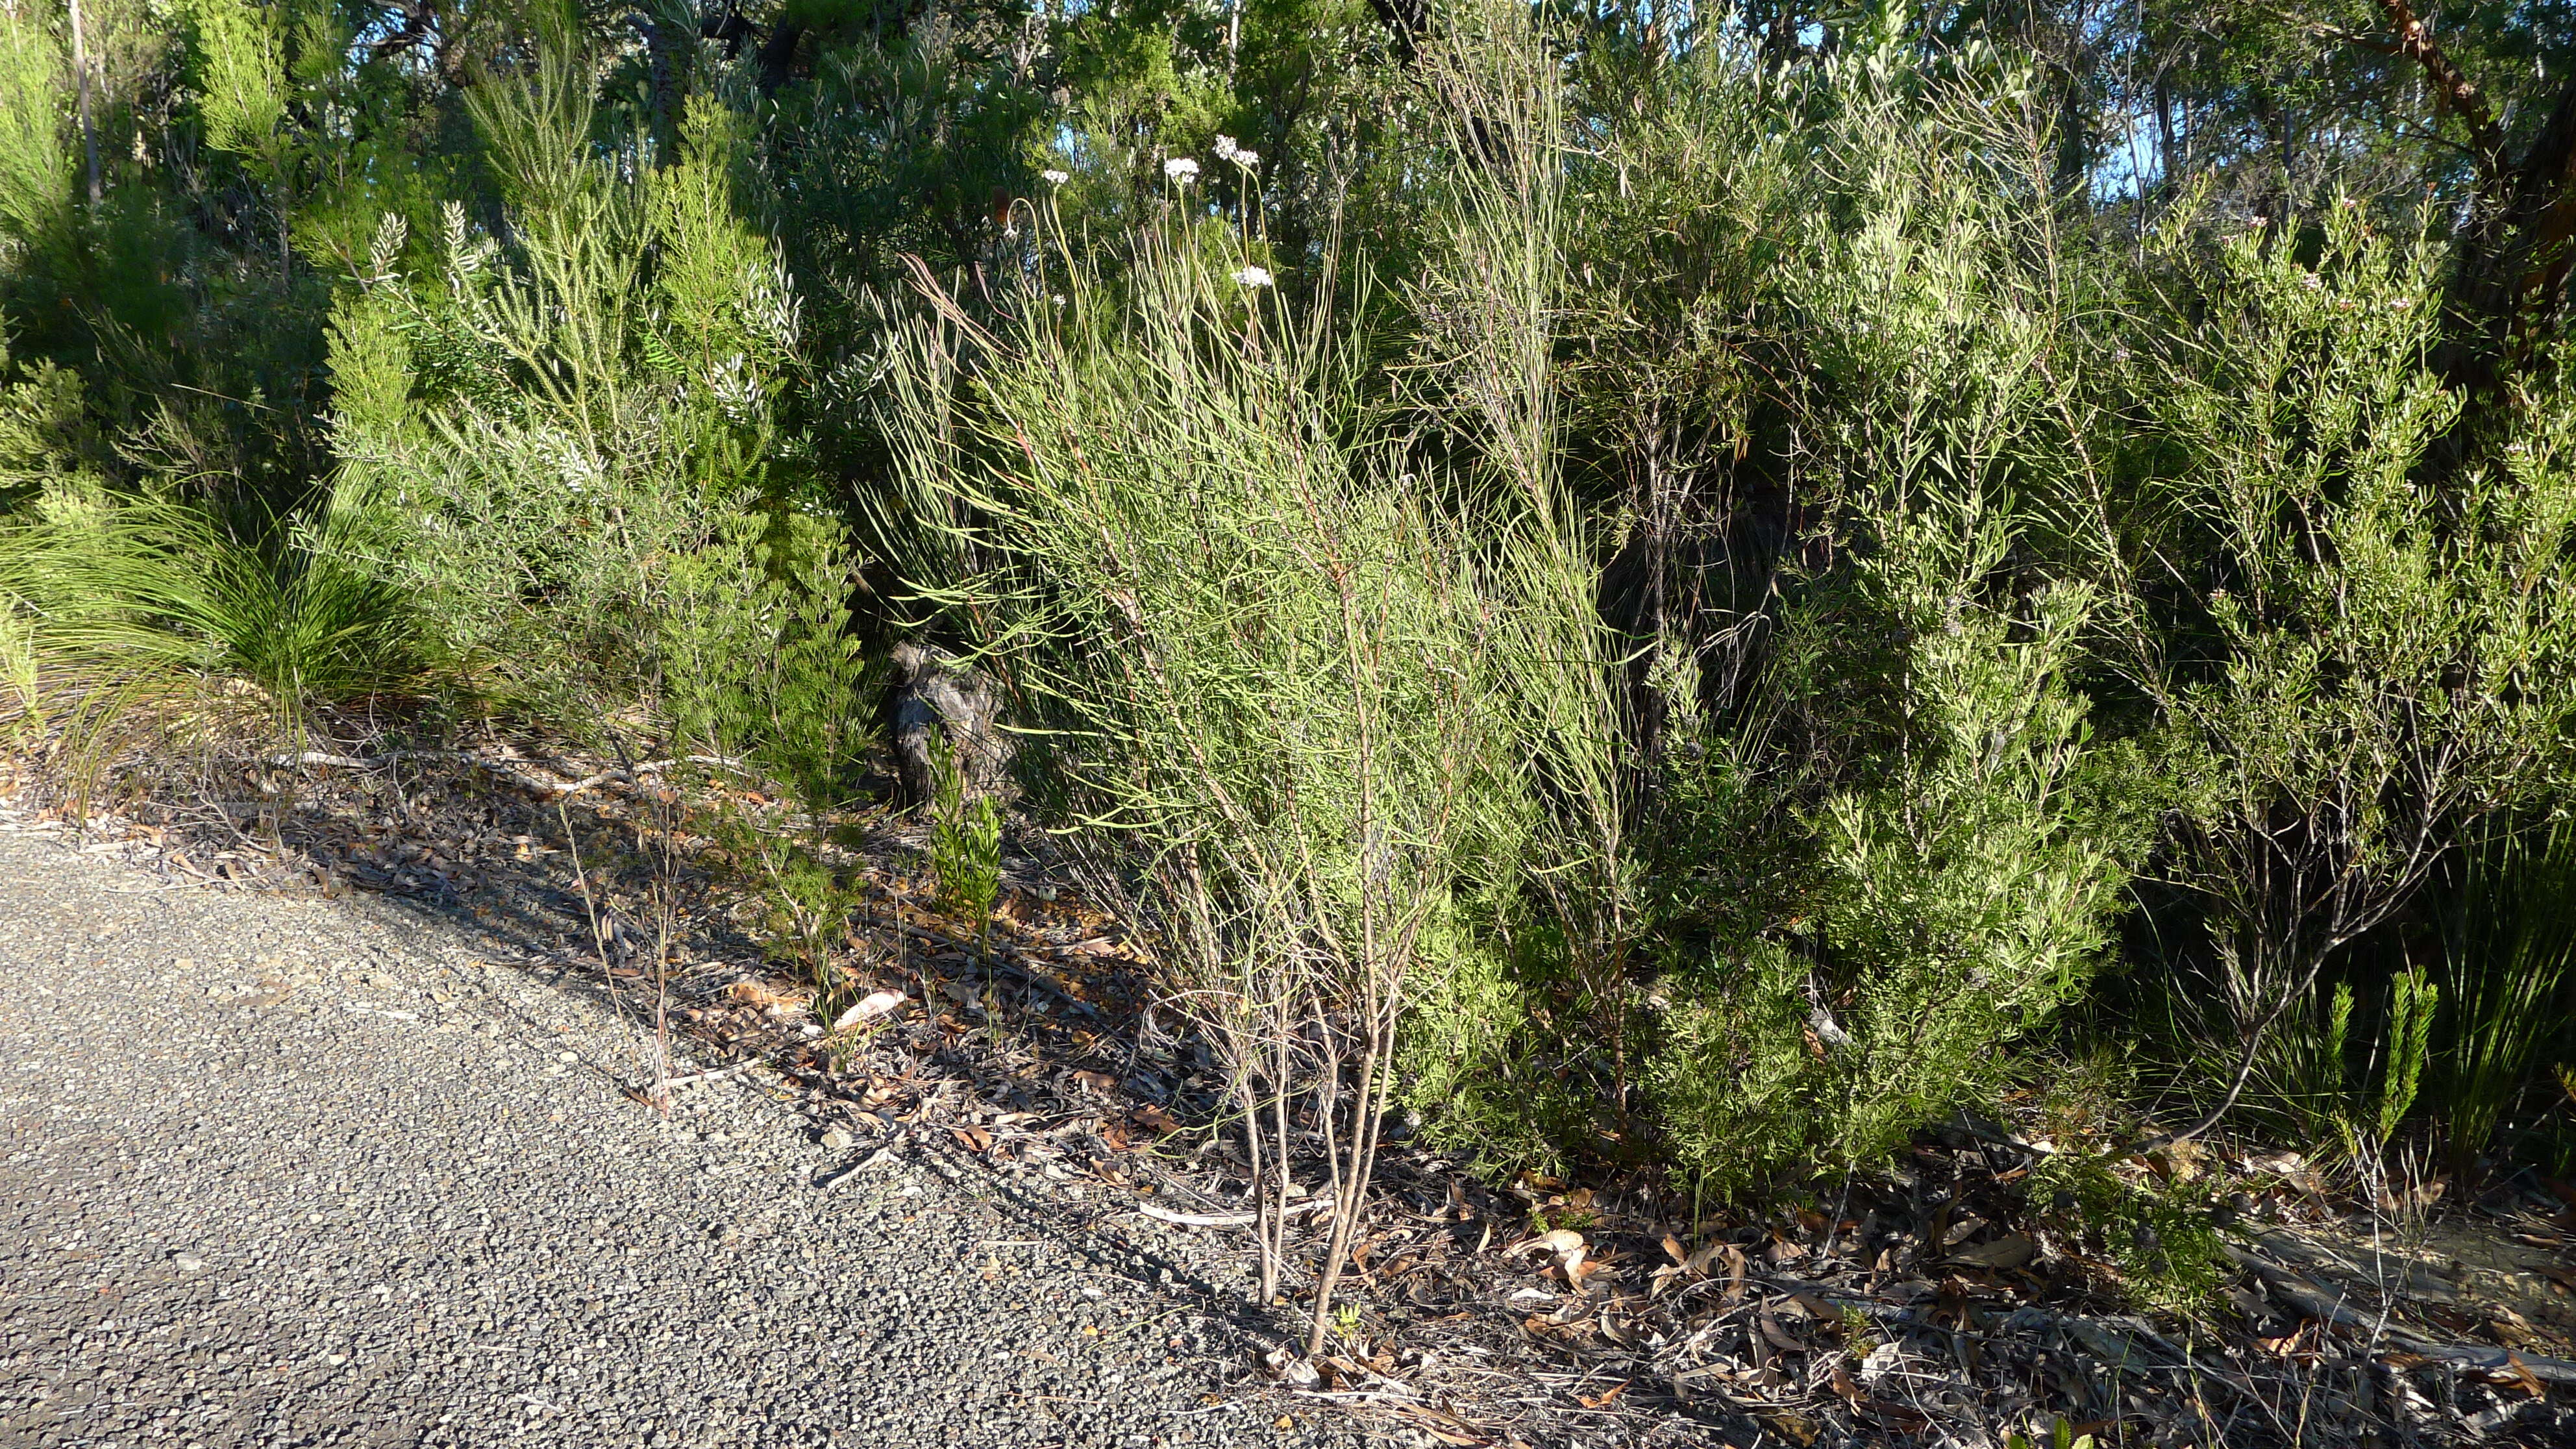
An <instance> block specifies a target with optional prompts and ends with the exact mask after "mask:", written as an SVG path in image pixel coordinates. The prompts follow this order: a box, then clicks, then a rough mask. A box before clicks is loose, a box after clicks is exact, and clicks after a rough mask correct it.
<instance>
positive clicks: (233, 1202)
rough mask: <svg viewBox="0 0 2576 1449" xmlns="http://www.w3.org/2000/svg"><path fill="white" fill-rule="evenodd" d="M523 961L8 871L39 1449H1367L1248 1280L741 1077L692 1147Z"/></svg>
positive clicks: (2, 1151)
mask: <svg viewBox="0 0 2576 1449" xmlns="http://www.w3.org/2000/svg"><path fill="white" fill-rule="evenodd" d="M493 956H494V948H493V947H492V946H491V944H490V943H489V941H488V940H487V939H486V938H484V937H482V936H479V935H478V933H477V932H476V930H475V928H474V923H473V922H472V921H471V919H469V918H464V917H461V916H453V915H450V916H442V915H439V914H436V913H434V912H429V911H426V910H423V909H421V908H418V907H414V906H410V905H407V904H405V903H400V902H395V901H389V900H384V899H377V898H342V899H323V898H320V897H314V898H293V897H287V896H282V895H272V894H257V893H248V892H239V891H215V890H208V889H203V888H194V887H180V888H172V887H168V886H165V885H162V884H160V883H157V882H154V881H152V880H151V879H150V878H148V877H146V876H144V875H142V874H140V873H138V872H136V871H134V870H133V869H132V868H130V867H128V866H126V865H124V864H122V863H120V862H118V861H114V860H111V859H107V858H104V857H103V856H96V855H83V854H82V853H80V852H79V851H78V850H77V849H75V848H72V847H71V846H70V845H69V844H68V843H67V841H66V840H64V839H62V838H57V837H53V836H49V835H46V834H44V833H42V832H38V831H32V830H18V829H0V1130H4V1131H5V1136H0V1445H7V1446H13V1449H15V1446H27V1449H51V1446H65V1449H72V1446H91V1449H104V1446H109V1445H137V1446H139V1445H146V1444H150V1445H165V1444H166V1445H170V1446H188V1445H197V1446H203V1449H220V1446H231V1445H263V1446H266V1445H316V1446H319V1445H344V1444H345V1445H422V1446H442V1445H460V1446H462V1445H475V1446H480V1445H489V1444H497V1443H514V1444H530V1445H557V1444H560V1445H593V1444H597V1445H611V1444H614V1445H638V1446H653V1449H666V1446H667V1449H679V1446H699V1445H709V1446H713V1445H825V1444H865V1445H886V1446H912V1445H924V1446H928V1445H939V1446H949V1445H958V1446H967V1445H973V1446H983V1445H995V1446H999V1445H1032V1446H1035V1445H1065V1446H1072V1445H1103V1446H1110V1445H1116V1446H1129V1445H1133V1446H1140V1449H1144V1446H1159V1445H1188V1444H1206V1445H1224V1444H1252V1443H1260V1444H1264V1445H1271V1444H1341V1443H1352V1442H1357V1436H1356V1434H1355V1433H1354V1432H1353V1431H1352V1430H1351V1429H1350V1428H1349V1427H1348V1426H1347V1425H1343V1426H1336V1425H1335V1424H1334V1423H1333V1422H1332V1421H1330V1420H1329V1419H1328V1418H1319V1417H1317V1415H1316V1414H1314V1413H1311V1412H1309V1411H1308V1410H1307V1409H1306V1408H1303V1407H1300V1406H1297V1405H1293V1404H1292V1405H1287V1406H1285V1407H1283V1404H1282V1402H1281V1401H1280V1400H1279V1399H1278V1398H1277V1397H1275V1396H1273V1395H1270V1394H1266V1393H1264V1392H1263V1391H1262V1388H1261V1385H1260V1383H1259V1381H1258V1379H1257V1377H1256V1376H1255V1375H1254V1373H1253V1370H1252V1369H1251V1361H1252V1358H1253V1356H1254V1354H1255V1353H1256V1352H1257V1351H1258V1350H1259V1348H1260V1347H1262V1346H1263V1345H1264V1344H1265V1343H1266V1342H1267V1341H1268V1340H1267V1339H1265V1338H1264V1337H1263V1336H1262V1332H1261V1330H1262V1328H1263V1326H1264V1325H1262V1324H1261V1323H1260V1322H1258V1321H1256V1320H1254V1319H1251V1318H1249V1317H1247V1316H1245V1310H1244V1307H1243V1295H1242V1293H1241V1291H1240V1283H1241V1277H1240V1274H1241V1269H1240V1265H1239V1264H1235V1263H1233V1262H1231V1261H1229V1260H1228V1259H1227V1258H1226V1257H1225V1256H1224V1253H1223V1250H1222V1248H1221V1247H1220V1246H1215V1245H1211V1244H1209V1243H1208V1242H1207V1240H1205V1239H1197V1240H1193V1239H1191V1238H1189V1237H1186V1236H1179V1237H1175V1236H1169V1235H1157V1230H1156V1228H1155V1226H1154V1225H1153V1224H1151V1223H1144V1222H1138V1221H1135V1220H1134V1219H1133V1215H1132V1214H1124V1213H1120V1214H1114V1215H1112V1214H1106V1213H1103V1212H1101V1211H1099V1210H1098V1209H1097V1208H1096V1207H1095V1208H1093V1209H1090V1210H1088V1211H1087V1212H1086V1211H1070V1212H1069V1211H1060V1210H1056V1209H1055V1208H1054V1207H1051V1206H1050V1205H1048V1204H1046V1203H1043V1202H1038V1201H1035V1200H1033V1199H1031V1198H1030V1197H1029V1196H1028V1193H1029V1189H1028V1188H1027V1187H1026V1186H1025V1185H1021V1184H1015V1183H1009V1182H1004V1181H1001V1180H999V1179H997V1178H994V1177H992V1176H990V1175H989V1174H985V1173H982V1172H980V1171H979V1170H978V1169H977V1167H976V1166H975V1164H973V1163H972V1162H971V1161H961V1160H951V1159H948V1158H944V1157H941V1156H939V1155H938V1154H936V1153H935V1152H934V1151H931V1150H930V1149H928V1148H925V1147H911V1148H906V1149H903V1150H899V1151H897V1152H895V1153H893V1154H890V1155H888V1156H887V1157H885V1158H883V1159H882V1160H876V1161H875V1162H874V1165H873V1166H868V1167H866V1169H865V1170H864V1171H860V1172H858V1173H856V1174H855V1175H849V1174H850V1173H851V1169H853V1168H854V1167H859V1166H862V1165H863V1164H864V1163H866V1162H867V1161H868V1160H870V1159H871V1158H873V1153H872V1151H871V1148H872V1144H869V1143H858V1144H854V1145H852V1146H848V1147H843V1146H837V1145H836V1146H831V1147H827V1146H825V1145H823V1144H822V1143H821V1142H820V1141H818V1140H816V1139H815V1138H814V1137H813V1136H812V1135H811V1134H810V1132H809V1130H808V1128H807V1125H806V1124H805V1123H804V1122H803V1121H802V1120H801V1119H800V1118H798V1117H796V1116H795V1115H793V1114H792V1113H790V1112H788V1111H786V1110H784V1109H783V1108H781V1107H779V1106H778V1105H776V1104H775V1103H772V1102H771V1101H769V1100H768V1099H767V1098H765V1097H764V1096H763V1095H762V1093H761V1091H760V1089H759V1087H758V1085H757V1083H756V1082H755V1081H752V1080H749V1079H747V1078H746V1077H744V1076H742V1075H738V1074H737V1075H728V1076H722V1077H715V1078H711V1079H708V1080H706V1081H703V1082H701V1083H699V1084H697V1085H694V1086H692V1087H689V1088H687V1089H684V1091H683V1092H682V1093H681V1094H680V1103H681V1106H680V1109H679V1110H677V1111H675V1112H674V1114H673V1115H672V1117H670V1118H669V1119H667V1120H666V1119H664V1118H662V1117H660V1116H659V1115H657V1114H656V1113H655V1112H653V1111H652V1110H650V1109H649V1108H647V1107H643V1106H639V1105H637V1104H636V1103H635V1102H633V1101H631V1100H629V1099H628V1098H626V1097H625V1096H622V1095H621V1093H620V1090H619V1085H618V1081H619V1079H620V1078H621V1077H623V1078H627V1079H630V1080H631V1079H632V1078H633V1077H634V1076H636V1075H637V1073H638V1070H639V1067H640V1065H641V1064H642V1063H643V1062H644V1061H646V1060H647V1057H646V1053H647V1052H648V1051H649V1050H650V1045H651V1042H650V1037H649V1034H647V1033H646V1032H644V1031H643V1030H641V1029H640V1028H639V1027H637V1026H636V1025H634V1024H633V1023H632V1022H630V1021H629V1020H627V1019H625V1018H624V1017H621V1016H620V1015H618V1014H617V1013H615V1012H613V1011H612V1010H610V1009H609V1008H608V1006H607V1005H606V1004H605V1003H602V1002H598V1001H594V1000H590V999H586V998H585V997H584V996H583V995H582V994H581V993H580V992H578V991H576V990H574V989H573V988H572V987H571V986H569V985H567V984H565V983H563V982H561V981H560V980H549V978H548V976H547V975H546V974H544V973H542V972H537V971H532V970H523V969H521V968H517V967H512V966H508V965H501V964H494V960H493ZM674 1070H675V1071H688V1070H692V1068H691V1067H689V1066H687V1065H685V1064H683V1065H675V1067H674ZM1283 1416H1284V1418H1283Z"/></svg>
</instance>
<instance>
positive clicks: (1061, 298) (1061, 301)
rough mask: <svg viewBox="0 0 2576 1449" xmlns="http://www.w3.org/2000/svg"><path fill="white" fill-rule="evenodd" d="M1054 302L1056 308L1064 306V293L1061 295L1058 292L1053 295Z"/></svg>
mask: <svg viewBox="0 0 2576 1449" xmlns="http://www.w3.org/2000/svg"><path fill="white" fill-rule="evenodd" d="M1054 301H1055V304H1056V305H1057V306H1059V307H1061V306H1063V305H1064V293H1062V292H1058V293H1056V294H1055V298H1054Z"/></svg>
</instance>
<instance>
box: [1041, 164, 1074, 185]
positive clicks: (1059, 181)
mask: <svg viewBox="0 0 2576 1449" xmlns="http://www.w3.org/2000/svg"><path fill="white" fill-rule="evenodd" d="M1038 175H1039V176H1040V177H1042V178H1044V180H1045V181H1046V184H1047V185H1049V186H1062V185H1063V184H1065V183H1066V182H1068V181H1071V180H1072V179H1073V178H1072V177H1070V176H1068V175H1066V174H1065V173H1063V172H1061V171H1058V170H1056V169H1055V168H1053V167H1049V168H1047V169H1046V170H1044V171H1041V172H1039V173H1038Z"/></svg>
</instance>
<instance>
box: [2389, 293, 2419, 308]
mask: <svg viewBox="0 0 2576 1449" xmlns="http://www.w3.org/2000/svg"><path fill="white" fill-rule="evenodd" d="M2414 305H2415V299H2414V298H2412V297H2391V298H2390V299H2389V301H2388V308H2389V310H2390V311H2392V312H2403V311H2405V310H2406V309H2407V308H2409V307H2412V306H2414Z"/></svg>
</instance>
